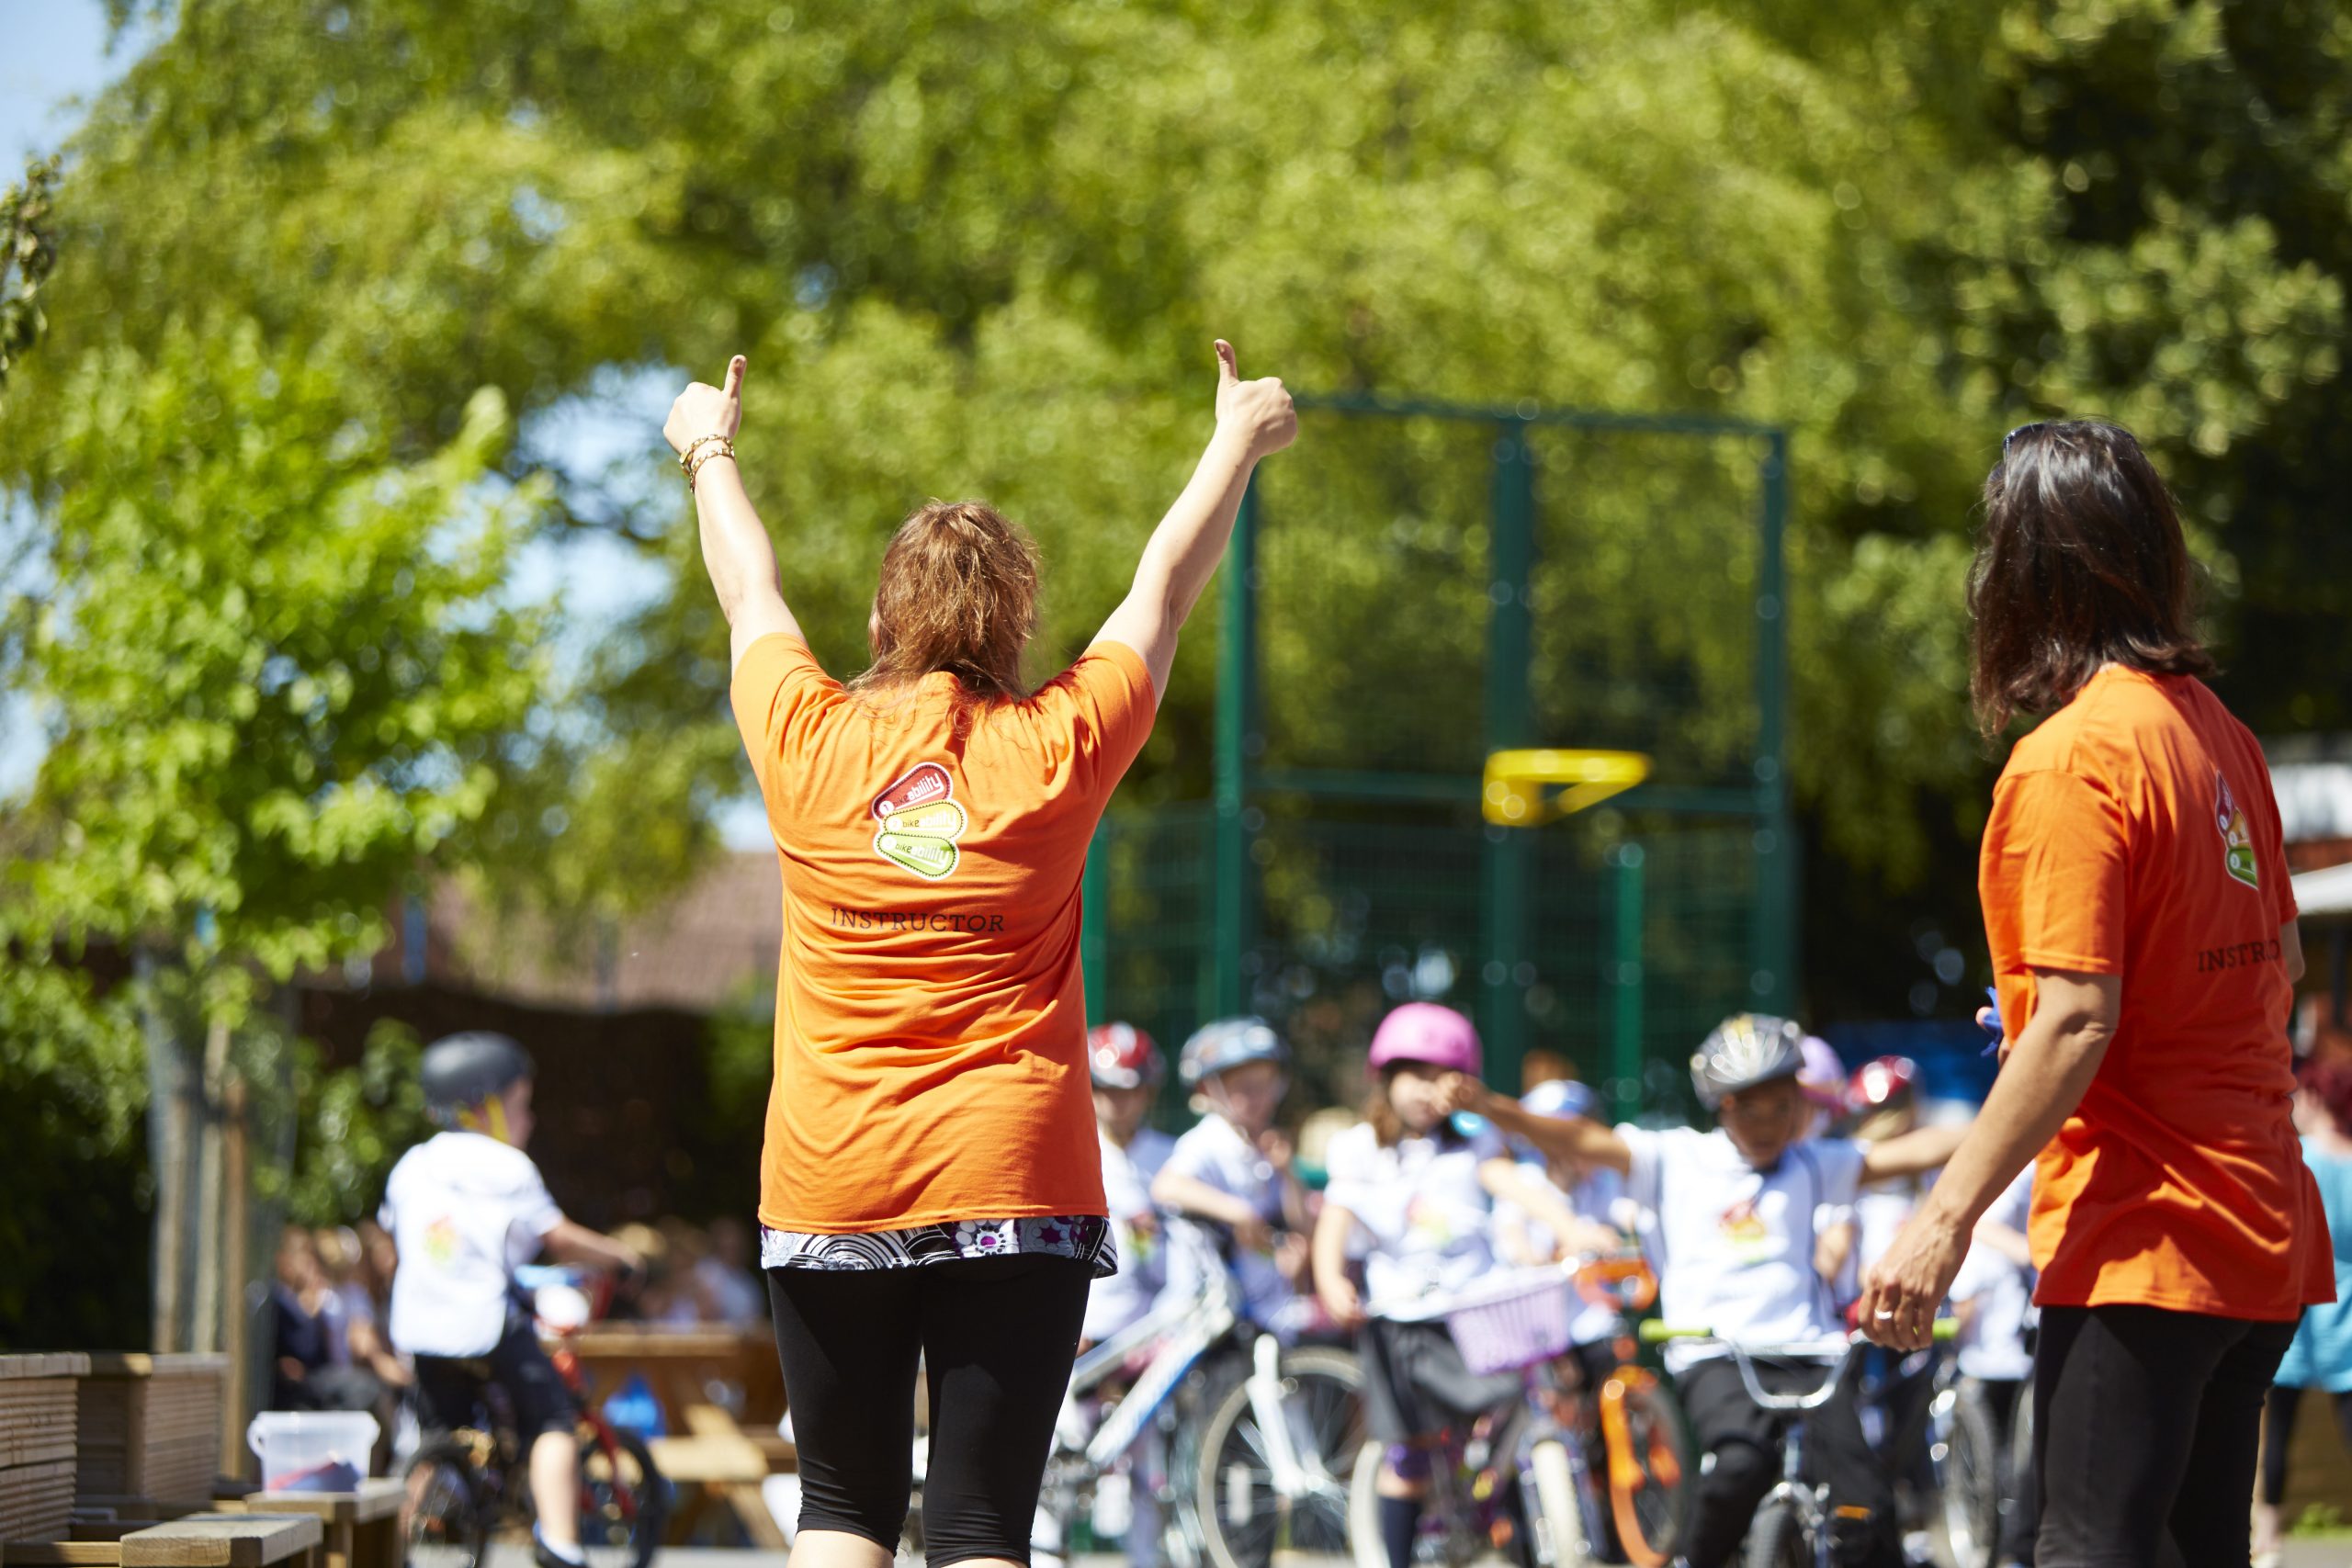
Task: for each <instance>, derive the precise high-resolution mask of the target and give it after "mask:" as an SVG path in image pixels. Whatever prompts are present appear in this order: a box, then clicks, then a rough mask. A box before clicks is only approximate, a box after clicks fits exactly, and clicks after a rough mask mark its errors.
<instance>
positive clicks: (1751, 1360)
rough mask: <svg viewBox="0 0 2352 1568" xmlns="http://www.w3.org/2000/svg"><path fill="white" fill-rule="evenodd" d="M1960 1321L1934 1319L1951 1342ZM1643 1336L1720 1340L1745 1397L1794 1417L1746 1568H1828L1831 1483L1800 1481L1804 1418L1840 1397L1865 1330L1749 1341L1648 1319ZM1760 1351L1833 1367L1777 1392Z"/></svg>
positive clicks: (1761, 1506)
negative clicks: (1763, 1370)
mask: <svg viewBox="0 0 2352 1568" xmlns="http://www.w3.org/2000/svg"><path fill="white" fill-rule="evenodd" d="M1958 1326H1959V1325H1957V1324H1955V1323H1954V1322H1952V1321H1951V1319H1950V1318H1945V1319H1942V1320H1940V1321H1939V1322H1938V1323H1937V1324H1936V1325H1935V1330H1934V1334H1935V1337H1936V1338H1937V1339H1938V1340H1939V1341H1949V1340H1950V1339H1951V1338H1952V1337H1953V1335H1954V1334H1955V1333H1956V1332H1957V1330H1958ZM1641 1337H1642V1338H1643V1339H1644V1340H1645V1341H1646V1342H1647V1343H1650V1344H1663V1343H1665V1342H1666V1341H1668V1340H1671V1339H1689V1340H1702V1341H1706V1342H1709V1343H1713V1344H1716V1345H1720V1346H1722V1347H1723V1348H1724V1349H1725V1350H1727V1351H1728V1352H1730V1354H1731V1357H1732V1359H1733V1361H1734V1363H1735V1364H1736V1365H1737V1367H1738V1368H1739V1379H1740V1382H1742V1383H1744V1384H1746V1385H1747V1397H1748V1398H1750V1399H1752V1400H1754V1401H1755V1402H1756V1403H1757V1404H1758V1406H1759V1407H1761V1408H1763V1409H1766V1410H1772V1411H1779V1412H1781V1413H1783V1414H1785V1415H1787V1416H1790V1417H1791V1419H1790V1420H1789V1422H1788V1424H1787V1427H1786V1428H1785V1430H1784V1431H1783V1433H1782V1435H1781V1479H1780V1481H1779V1483H1777V1484H1775V1485H1774V1486H1773V1488H1772V1490H1771V1491H1770V1492H1768V1493H1766V1494H1765V1495H1764V1500H1763V1501H1762V1502H1760V1503H1758V1505H1757V1506H1756V1517H1755V1518H1754V1519H1753V1520H1752V1521H1751V1522H1750V1523H1749V1525H1748V1527H1747V1547H1746V1550H1745V1551H1744V1552H1743V1553H1742V1562H1744V1563H1745V1565H1746V1568H1829V1565H1830V1543H1829V1520H1830V1516H1831V1508H1830V1503H1829V1486H1828V1483H1826V1482H1823V1483H1809V1482H1806V1481H1805V1480H1804V1479H1803V1477H1804V1438H1805V1421H1804V1418H1805V1417H1806V1416H1810V1415H1812V1414H1813V1412H1815V1411H1816V1410H1818V1409H1820V1408H1821V1407H1822V1406H1823V1405H1825V1404H1828V1403H1829V1402H1830V1400H1831V1399H1833V1398H1835V1397H1836V1396H1837V1393H1838V1386H1839V1385H1840V1384H1841V1383H1843V1382H1845V1379H1846V1374H1847V1372H1848V1371H1849V1370H1850V1369H1851V1368H1852V1366H1853V1364H1854V1361H1855V1359H1856V1357H1857V1356H1859V1355H1860V1353H1861V1351H1862V1350H1863V1349H1864V1348H1866V1347H1867V1346H1868V1345H1869V1343H1870V1341H1869V1340H1867V1339H1866V1338H1864V1337H1862V1336H1861V1335H1860V1334H1850V1335H1844V1334H1841V1335H1837V1336H1834V1337H1828V1338H1823V1339H1815V1340H1806V1341H1801V1342H1799V1343H1796V1344H1792V1345H1767V1346H1750V1345H1742V1344H1740V1343H1738V1342H1737V1341H1736V1340H1731V1339H1724V1338H1722V1337H1718V1336H1716V1335H1715V1334H1713V1333H1712V1332H1710V1331H1708V1330H1706V1329H1702V1328H1678V1327H1676V1326H1674V1325H1670V1324H1662V1323H1645V1324H1644V1325H1642V1333H1641ZM1759 1356H1762V1357H1769V1358H1771V1359H1776V1360H1797V1361H1806V1360H1809V1361H1826V1362H1827V1363H1828V1371H1827V1373H1826V1376H1825V1377H1824V1378H1823V1380H1822V1383H1821V1386H1820V1387H1818V1388H1816V1389H1815V1390H1814V1391H1813V1392H1812V1393H1772V1392H1770V1390H1768V1389H1767V1388H1765V1386H1764V1384H1763V1381H1762V1380H1761V1379H1760V1378H1758V1376H1757V1373H1756V1358H1758V1357H1759Z"/></svg>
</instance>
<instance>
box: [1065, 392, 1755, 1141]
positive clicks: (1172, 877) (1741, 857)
mask: <svg viewBox="0 0 2352 1568" xmlns="http://www.w3.org/2000/svg"><path fill="white" fill-rule="evenodd" d="M1300 405H1301V408H1302V410H1303V411H1304V412H1305V414H1306V423H1307V426H1308V428H1307V430H1306V432H1305V434H1304V438H1303V439H1302V440H1301V442H1300V444H1299V446H1298V447H1297V448H1296V449H1295V451H1294V452H1292V453H1289V454H1285V455H1284V457H1283V458H1282V459H1280V460H1279V461H1278V462H1277V463H1276V464H1274V465H1271V466H1270V467H1269V468H1268V469H1267V470H1265V471H1264V472H1263V473H1262V474H1261V481H1260V483H1259V485H1257V486H1256V487H1253V489H1252V491H1251V492H1250V497H1249V499H1248V501H1247V502H1245V504H1244V506H1243V509H1242V513H1241V518H1240V521H1239V523H1238V525H1237V527H1236V529H1235V535H1234V540H1233V547H1232V551H1231V555H1230V557H1229V558H1228V560H1227V565H1226V568H1225V570H1224V573H1223V581H1224V590H1223V595H1222V600H1221V605H1220V614H1221V618H1222V625H1221V626H1220V627H1219V634H1218V635H1219V654H1218V680H1219V687H1218V712H1217V730H1216V749H1217V750H1216V790H1215V795H1214V798H1213V799H1211V800H1210V801H1207V802H1202V803H1194V804H1187V805H1184V806H1181V807H1164V808H1161V809H1159V810H1158V811H1153V812H1146V813H1126V814H1115V815H1114V816H1113V817H1112V818H1109V819H1108V820H1106V821H1105V822H1104V824H1103V829H1102V832H1101V835H1100V837H1099V838H1098V839H1097V841H1096V845H1095V852H1094V855H1093V858H1092V861H1091V864H1090V867H1089V880H1090V887H1089V898H1088V922H1089V931H1088V960H1087V961H1088V969H1089V976H1088V979H1089V996H1090V1006H1091V1010H1093V1011H1094V1012H1095V1013H1096V1015H1097V1016H1098V1017H1109V1016H1119V1017H1124V1018H1128V1019H1131V1020H1133V1021H1136V1022H1138V1023H1141V1024H1144V1025H1146V1026H1147V1027H1148V1028H1150V1029H1152V1030H1153V1032H1155V1033H1157V1034H1159V1037H1160V1038H1161V1039H1162V1040H1163V1042H1167V1043H1173V1042H1175V1041H1177V1040H1181V1039H1182V1037H1183V1035H1184V1034H1185V1033H1187V1032H1189V1031H1190V1030H1191V1028H1192V1027H1193V1026H1194V1025H1195V1024H1197V1023H1198V1022H1199V1021H1203V1020H1204V1019H1207V1018H1210V1017H1215V1016H1219V1015H1223V1014H1229V1013H1234V1012H1240V1011H1250V1010H1254V1011H1261V1012H1264V1013H1267V1014H1268V1015H1269V1016H1272V1017H1274V1018H1275V1019H1276V1020H1277V1021H1279V1022H1281V1023H1282V1024H1283V1027H1284V1028H1285V1029H1286V1031H1287V1032H1289V1034H1290V1035H1291V1037H1292V1039H1293V1041H1294V1043H1295V1045H1296V1046H1297V1048H1298V1051H1299V1055H1300V1058H1301V1072H1302V1076H1303V1077H1304V1078H1305V1080H1306V1082H1305V1084H1304V1085H1303V1086H1302V1087H1303V1089H1304V1090H1305V1092H1306V1094H1307V1095H1310V1096H1314V1097H1317V1098H1328V1097H1330V1096H1334V1095H1344V1094H1348V1093H1351V1092H1352V1090H1353V1089H1354V1087H1355V1084H1354V1081H1353V1078H1352V1074H1351V1064H1352V1063H1353V1062H1355V1061H1357V1060H1360V1052H1361V1049H1362V1047H1363V1043H1364V1041H1365V1040H1366V1039H1367V1038H1368V1036H1369V1034H1370V1032H1371V1030H1372V1027H1373V1025H1374V1022H1376V1021H1377V1020H1378V1018H1379V1016H1380V1014H1381V1013H1382V1012H1384V1011H1385V1010H1386V1009H1387V1008H1388V1007H1390V1006H1393V1005H1394V1004H1395V1003H1396V1002H1397V1001H1399V1000H1403V999H1406V998H1409V997H1428V998H1438V999H1443V1000H1447V1001H1449V1002H1452V1003H1453V1005H1457V1006H1462V1007H1464V1008H1465V1009H1466V1010H1469V1011H1470V1012H1471V1013H1472V1014H1473V1016H1474V1017H1476V1020H1477V1021H1478V1024H1479V1027H1480V1030H1481V1032H1482V1033H1483V1034H1484V1035H1485V1037H1486V1040H1487V1057H1488V1077H1490V1078H1492V1079H1493V1080H1494V1081H1496V1082H1497V1083H1498V1084H1504V1085H1509V1086H1515V1085H1516V1083H1517V1081H1518V1078H1519V1074H1520V1065H1521V1060H1522V1058H1523V1057H1524V1055H1525V1054H1526V1053H1527V1052H1528V1051H1530V1050H1533V1049H1542V1050H1545V1051H1549V1052H1554V1053H1556V1054H1558V1055H1562V1056H1565V1057H1566V1058H1567V1059H1568V1060H1570V1061H1571V1062H1573V1063H1575V1064H1576V1065H1577V1067H1578V1069H1579V1070H1580V1071H1581V1072H1582V1073H1583V1075H1584V1076H1585V1077H1587V1078H1588V1079H1589V1080H1590V1081H1593V1082H1595V1083H1598V1084H1604V1085H1606V1086H1608V1088H1609V1090H1610V1092H1611V1094H1613V1095H1614V1096H1615V1098H1616V1100H1617V1102H1618V1106H1619V1109H1620V1111H1622V1112H1624V1113H1628V1114H1630V1113H1632V1112H1633V1111H1634V1110H1635V1108H1636V1107H1637V1106H1641V1105H1645V1104H1646V1105H1647V1106H1648V1107H1649V1108H1651V1109H1653V1110H1656V1109H1659V1108H1661V1107H1662V1106H1663V1108H1665V1109H1668V1110H1669V1111H1670V1110H1671V1109H1672V1108H1673V1104H1674V1102H1675V1101H1676V1100H1678V1097H1679V1096H1680V1095H1681V1093H1682V1092H1683V1078H1682V1073H1681V1067H1680V1064H1681V1063H1682V1062H1683V1061H1685V1060H1687V1058H1688V1055H1689V1052H1690V1049H1691V1043H1692V1042H1694V1041H1695V1040H1696V1038H1697V1037H1698V1036H1699V1035H1700V1034H1701V1033H1703V1032H1704V1031H1705V1029H1706V1028H1707V1027H1708V1026H1709V1025H1710V1024H1712V1023H1713V1021H1715V1020H1716V1019H1718V1018H1720V1017H1721V1016H1723V1014H1724V1013H1725V1012H1727V1011H1730V1010H1736V1009H1737V1008H1742V1007H1767V1008H1769V1007H1779V1006H1785V1005H1787V1001H1788V998H1789V997H1790V995H1791V993H1792V980H1793V971H1794V964H1795V952H1794V932H1795V919H1794V914H1795V911H1794V903H1795V887H1794V883H1793V879H1792V870H1791V868H1792V862H1793V847H1794V846H1793V844H1792V841H1791V838H1790V827H1789V813H1788V802H1787V797H1786V793H1785V790H1784V787H1783V781H1784V774H1785V746H1786V726H1785V714H1786V711H1787V697H1786V691H1787V663H1786V653H1785V646H1784V626H1785V617H1784V614H1783V604H1784V601H1785V587H1784V567H1783V561H1782V545H1781V540H1782V534H1783V531H1784V527H1785V524H1786V519H1787V512H1788V444H1787V438H1786V436H1785V435H1784V434H1782V433H1781V432H1780V431H1777V430H1773V429H1769V428H1762V427H1758V426H1753V425H1748V424H1745V423H1738V422H1735V421H1725V420H1706V419H1685V418H1675V419H1662V418H1661V419H1653V418H1642V417H1634V416H1623V415H1611V414H1595V413H1589V412H1576V411H1556V410H1544V409H1539V408H1536V407H1533V406H1532V405H1522V406H1521V407H1517V408H1509V409H1494V408H1462V407H1456V406H1451V405H1444V404H1431V403H1411V404H1407V403H1393V402H1385V401H1380V400H1371V399H1306V398H1302V399H1301V400H1300ZM1534 745H1552V746H1570V747H1593V748H1604V747H1605V748H1614V749H1623V750H1641V751H1644V752H1646V753H1648V754H1649V755H1650V756H1651V757H1652V758H1653V759H1654V761H1655V770H1654V773H1653V775H1652V777H1651V779H1650V781H1649V782H1648V783H1646V784H1643V785H1642V786H1640V787H1639V788H1637V789H1636V790H1634V791H1633V792H1630V793H1629V794H1626V795H1621V796H1619V797H1617V798H1616V799H1615V800H1612V801H1611V802H1610V803H1609V804H1608V805H1607V807H1604V808H1602V809H1600V810H1596V811H1592V812H1589V813H1586V814H1583V815H1581V816H1578V817H1576V818H1570V819H1568V820H1567V821H1566V822H1563V823H1559V824H1555V825H1554V826H1551V827H1547V828H1543V829H1498V828H1492V827H1489V826H1487V824H1486V823H1484V822H1483V820H1482V819H1481V818H1480V817H1479V814H1478V810H1477V800H1478V793H1479V777H1480V771H1481V769H1482V767H1483V765H1484V761H1485V759H1486V757H1487V755H1488V754H1489V753H1490V752H1492V751H1496V750H1505V749H1509V748H1514V747H1522V746H1534Z"/></svg>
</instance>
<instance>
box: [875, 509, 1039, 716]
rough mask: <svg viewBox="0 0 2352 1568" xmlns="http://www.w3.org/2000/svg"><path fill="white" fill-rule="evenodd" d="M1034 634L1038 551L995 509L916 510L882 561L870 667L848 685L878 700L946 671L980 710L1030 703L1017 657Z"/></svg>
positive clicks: (900, 530) (894, 536) (900, 529)
mask: <svg viewBox="0 0 2352 1568" xmlns="http://www.w3.org/2000/svg"><path fill="white" fill-rule="evenodd" d="M1036 629H1037V547H1036V545H1035V543H1033V542H1032V541H1031V539H1030V537H1029V536H1028V535H1027V534H1026V533H1024V532H1023V531H1022V530H1021V528H1020V527H1019V526H1018V525H1014V524H1013V523H1012V522H1010V521H1008V520H1007V519H1006V518H1005V517H1004V516H1003V515H1002V514H1001V513H999V512H998V511H997V510H996V509H995V508H994V507H992V506H989V505H988V504H987V503H985V502H978V501H933V502H925V503H924V504H923V505H922V506H919V507H917V508H916V509H915V510H914V512H913V513H911V514H910V515H909V516H908V518H907V520H906V521H905V522H904V523H901V524H899V531H898V533H896V534H895V535H893V536H891V539H890V547H889V548H888V549H887V550H885V551H884V552H883V554H882V581H881V583H880V586H878V587H877V588H876V590H875V592H874V626H873V634H874V662H873V663H872V664H871V665H869V666H868V667H867V668H866V671H865V673H864V674H862V675H860V676H859V677H858V678H857V679H856V680H855V681H854V682H851V683H850V684H851V686H852V687H853V689H854V690H857V691H861V692H873V691H877V690H883V689H887V688H889V687H893V686H899V685H904V684H908V683H910V682H915V681H920V680H921V679H922V678H923V677H924V676H925V675H930V674H933V673H936V672H938V671H946V672H947V673H948V674H951V675H953V676H955V677H956V681H957V682H959V683H960V684H961V685H962V687H963V689H964V693H965V694H966V695H967V697H969V698H971V699H974V700H976V701H978V702H980V703H990V702H1018V701H1019V700H1021V699H1022V698H1023V697H1026V696H1027V695H1028V694H1029V688H1028V687H1027V686H1026V685H1025V684H1024V683H1023V681H1022V679H1021V656H1022V653H1023V649H1026V648H1027V647H1028V645H1029V637H1030V634H1031V633H1033V632H1035V630H1036Z"/></svg>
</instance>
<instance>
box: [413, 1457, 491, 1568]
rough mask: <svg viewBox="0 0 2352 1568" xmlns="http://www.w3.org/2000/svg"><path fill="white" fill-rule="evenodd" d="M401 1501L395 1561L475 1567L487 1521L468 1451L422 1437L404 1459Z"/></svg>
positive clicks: (424, 1567)
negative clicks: (404, 1489)
mask: <svg viewBox="0 0 2352 1568" xmlns="http://www.w3.org/2000/svg"><path fill="white" fill-rule="evenodd" d="M403 1479H404V1482H405V1483H406V1486H407V1495H406V1496H405V1497H403V1498H402V1499H401V1522H400V1529H401V1562H403V1563H405V1564H409V1565H411V1568H481V1564H482V1562H484V1560H485V1559H486V1558H487V1556H488V1553H489V1547H490V1519H489V1517H488V1510H487V1509H486V1508H485V1507H484V1506H483V1502H484V1500H483V1497H482V1495H481V1493H482V1487H481V1476H480V1475H478V1474H477V1473H476V1472H475V1470H474V1461H473V1452H472V1450H471V1449H470V1448H469V1446H468V1445H467V1444H465V1443H461V1442H459V1441H458V1439H456V1438H446V1437H444V1438H428V1439H427V1440H426V1441H425V1442H424V1444H423V1445H422V1446H421V1447H419V1448H418V1449H417V1450H416V1453H415V1455H414V1456H413V1458H411V1459H410V1461H408V1470H407V1472H405V1475H404V1477H403Z"/></svg>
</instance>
